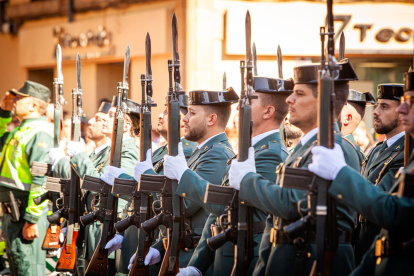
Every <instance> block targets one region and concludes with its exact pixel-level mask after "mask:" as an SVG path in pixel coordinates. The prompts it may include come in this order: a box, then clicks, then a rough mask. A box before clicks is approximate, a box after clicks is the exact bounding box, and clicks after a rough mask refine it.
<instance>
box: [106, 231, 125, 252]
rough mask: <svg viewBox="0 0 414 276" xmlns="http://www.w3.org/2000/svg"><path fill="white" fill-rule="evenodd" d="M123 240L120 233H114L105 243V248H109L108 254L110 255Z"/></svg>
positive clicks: (118, 247)
mask: <svg viewBox="0 0 414 276" xmlns="http://www.w3.org/2000/svg"><path fill="white" fill-rule="evenodd" d="M123 240H124V237H123V236H122V235H119V234H115V236H114V237H113V238H112V239H111V240H110V241H109V242H107V243H106V245H105V249H109V252H108V255H111V253H112V252H114V251H116V250H118V249H120V248H121V247H122V241H123Z"/></svg>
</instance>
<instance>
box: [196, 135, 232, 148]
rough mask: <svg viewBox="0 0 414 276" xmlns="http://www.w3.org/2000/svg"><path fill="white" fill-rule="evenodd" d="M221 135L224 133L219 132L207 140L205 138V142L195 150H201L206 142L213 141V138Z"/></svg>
mask: <svg viewBox="0 0 414 276" xmlns="http://www.w3.org/2000/svg"><path fill="white" fill-rule="evenodd" d="M221 134H225V133H224V132H220V133H219V134H216V135H213V136H211V137H209V138H207V139H206V140H204V142H202V143H201V144H199V145H198V146H197V148H198V149H201V148H202V147H203V146H204V145H205V144H207V142H208V141H210V140H211V139H213V138H214V137H217V136H219V135H221Z"/></svg>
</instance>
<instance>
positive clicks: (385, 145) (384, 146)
mask: <svg viewBox="0 0 414 276" xmlns="http://www.w3.org/2000/svg"><path fill="white" fill-rule="evenodd" d="M386 148H388V145H387V141H384V143H383V144H382V147H381V148H380V150H379V154H381V153H382V152H383V151H384V150H385V149H386Z"/></svg>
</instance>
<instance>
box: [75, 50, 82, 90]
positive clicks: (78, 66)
mask: <svg viewBox="0 0 414 276" xmlns="http://www.w3.org/2000/svg"><path fill="white" fill-rule="evenodd" d="M76 90H77V92H80V93H82V84H81V60H80V54H79V53H78V54H77V56H76Z"/></svg>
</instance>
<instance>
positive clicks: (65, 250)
mask: <svg viewBox="0 0 414 276" xmlns="http://www.w3.org/2000/svg"><path fill="white" fill-rule="evenodd" d="M77 238H78V230H74V231H73V237H72V244H67V238H66V239H65V241H64V243H63V247H62V253H61V254H60V257H59V260H58V262H57V264H56V271H58V272H70V273H75V271H76V267H75V265H76V259H77V256H76V239H77Z"/></svg>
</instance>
